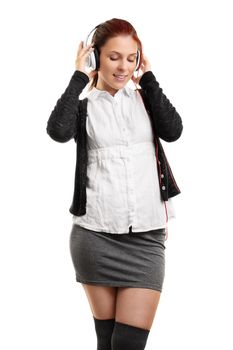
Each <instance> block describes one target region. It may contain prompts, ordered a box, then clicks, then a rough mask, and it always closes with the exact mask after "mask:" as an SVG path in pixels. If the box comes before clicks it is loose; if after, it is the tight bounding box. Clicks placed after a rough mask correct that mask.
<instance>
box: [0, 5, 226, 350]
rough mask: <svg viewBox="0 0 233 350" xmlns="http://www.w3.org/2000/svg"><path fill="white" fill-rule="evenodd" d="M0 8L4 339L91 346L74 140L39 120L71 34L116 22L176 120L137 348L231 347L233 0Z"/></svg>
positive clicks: (56, 91)
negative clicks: (158, 274)
mask: <svg viewBox="0 0 233 350" xmlns="http://www.w3.org/2000/svg"><path fill="white" fill-rule="evenodd" d="M110 8H111V10H110ZM0 13H1V15H0V16H1V17H0V19H1V20H0V25H1V30H0V33H1V34H0V35H1V65H0V70H1V71H0V77H1V78H0V82H1V137H0V142H1V147H0V149H1V189H0V190H1V192H0V193H1V221H0V223H1V228H0V230H1V236H0V237H1V242H0V268H1V289H0V291H1V297H0V300H1V305H0V310H1V312H0V315H1V316H0V318H1V340H0V342H1V344H0V346H1V348H2V349H4V350H8V349H12V350H13V349H24V350H27V349H30V350H31V349H33V350H37V349H38V350H39V349H45V350H46V349H57V350H59V349H70V350H71V349H95V348H96V335H95V330H94V323H93V319H92V313H91V310H90V306H89V303H88V300H87V298H86V295H85V292H84V290H83V288H82V286H81V284H79V283H77V282H76V281H75V274H74V269H73V265H72V261H71V257H70V252H69V235H70V231H71V225H72V215H71V214H70V213H69V211H68V209H69V207H70V205H71V200H72V195H73V185H74V170H75V155H76V153H75V143H74V141H72V140H71V141H70V142H67V143H63V144H62V143H58V142H55V141H53V140H52V139H51V138H50V137H49V136H48V134H47V133H46V125H47V120H48V118H49V116H50V113H51V111H52V109H53V108H54V106H55V104H56V101H57V100H58V98H59V97H60V96H61V94H62V93H63V92H64V90H65V88H66V86H67V85H68V83H69V80H70V78H71V76H72V74H73V72H74V70H75V58H76V53H77V48H78V44H79V42H80V41H81V40H84V39H85V38H86V36H87V34H88V33H89V32H90V31H91V30H92V29H93V28H94V27H95V26H96V25H97V24H99V23H100V22H103V21H105V20H108V19H111V18H113V17H117V18H123V19H126V20H128V21H130V22H131V23H132V24H133V26H134V27H135V28H136V30H137V33H138V35H139V37H140V39H141V40H142V43H143V46H144V52H145V54H146V55H147V57H148V58H149V60H150V62H151V66H152V71H153V73H154V75H155V76H156V78H157V80H158V81H159V83H160V86H161V87H162V88H163V91H164V93H165V94H166V96H167V97H168V98H169V99H170V101H171V102H172V104H173V105H174V106H175V107H176V109H177V111H178V112H179V113H180V115H181V117H182V120H183V125H184V129H183V134H182V136H181V138H180V139H179V140H177V141H176V142H173V143H166V142H165V141H162V144H163V146H164V149H165V152H166V154H167V157H168V160H169V163H170V165H171V168H172V170H173V172H174V176H175V178H176V180H177V183H178V185H179V187H180V189H181V194H179V195H178V196H177V197H175V198H174V206H175V209H176V214H177V218H176V219H173V220H171V221H170V223H169V229H168V230H169V236H168V240H167V241H166V259H167V261H166V264H167V265H166V276H165V281H164V287H163V288H164V289H163V293H162V295H161V299H160V303H159V306H158V309H157V313H156V316H155V319H154V323H153V326H152V328H151V332H150V336H149V338H148V342H147V347H146V349H148V350H150V349H160V350H168V349H175V350H187V349H189V350H196V349H199V350H202V349H203V350H204V349H218V350H219V349H224V350H228V349H229V350H230V349H232V348H233V341H232V336H231V332H232V314H233V309H232V295H233V287H232V263H233V261H232V260H233V259H232V233H233V229H232V225H231V215H232V201H231V199H232V184H231V181H232V176H233V173H232V124H231V119H232V117H233V115H232V78H233V77H232V62H233V57H232V35H231V34H230V33H232V30H233V28H232V10H231V9H230V1H226V0H225V1H224V0H222V1H213V0H212V1H203V0H202V1H197V0H196V1H181V0H180V1H179V0H178V1H166V0H164V1H153V2H149V1H144V2H136V1H131V2H129V1H120V0H118V1H115V2H111V3H110V2H109V1H100V0H99V1H93V2H91V1H88V2H86V1H83V2H80V1H68V0H66V1H48V0H47V1H18V2H16V1H8V2H7V3H6V2H5V4H4V3H2V5H1V9H0Z"/></svg>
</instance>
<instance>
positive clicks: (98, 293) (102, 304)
mask: <svg viewBox="0 0 233 350" xmlns="http://www.w3.org/2000/svg"><path fill="white" fill-rule="evenodd" d="M82 285H83V288H84V290H85V292H86V295H87V298H88V301H89V304H90V307H91V310H92V314H93V319H94V322H95V331H96V335H97V350H111V337H112V332H113V328H114V325H115V309H116V292H117V287H106V286H97V285H90V284H83V283H82Z"/></svg>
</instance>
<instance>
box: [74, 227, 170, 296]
mask: <svg viewBox="0 0 233 350" xmlns="http://www.w3.org/2000/svg"><path fill="white" fill-rule="evenodd" d="M165 236H166V231H165V228H160V229H155V230H151V231H146V232H130V233H127V234H113V233H108V232H98V231H93V230H89V229H86V228H84V227H82V226H80V225H78V224H75V223H73V226H72V230H71V233H70V241H69V244H70V253H71V258H72V262H73V266H74V270H75V276H76V281H77V282H80V283H86V284H93V285H102V286H112V287H134V288H135V287H136V288H149V289H154V290H157V291H160V292H162V287H163V282H164V277H165V249H166V247H165Z"/></svg>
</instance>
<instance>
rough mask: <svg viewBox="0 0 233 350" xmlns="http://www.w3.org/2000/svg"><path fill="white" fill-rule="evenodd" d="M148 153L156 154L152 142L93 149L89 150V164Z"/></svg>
mask: <svg viewBox="0 0 233 350" xmlns="http://www.w3.org/2000/svg"><path fill="white" fill-rule="evenodd" d="M146 153H153V154H155V145H154V143H153V142H152V141H149V142H140V143H135V144H131V145H115V146H112V147H111V146H110V147H104V148H97V149H91V150H88V164H89V163H92V162H95V161H97V160H105V159H112V158H125V159H128V158H129V157H132V156H138V155H140V154H146Z"/></svg>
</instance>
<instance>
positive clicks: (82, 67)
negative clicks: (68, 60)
mask: <svg viewBox="0 0 233 350" xmlns="http://www.w3.org/2000/svg"><path fill="white" fill-rule="evenodd" d="M92 46H93V43H91V44H89V45H87V46H86V47H83V41H81V42H80V44H79V47H78V52H77V57H76V60H75V69H76V70H79V71H81V72H83V73H85V74H86V75H87V76H88V77H89V79H92V78H93V77H94V76H95V75H96V73H97V71H96V70H92V71H90V72H88V71H87V67H86V61H87V57H88V56H89V55H90V54H91V52H93V51H94V48H93V47H92Z"/></svg>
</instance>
